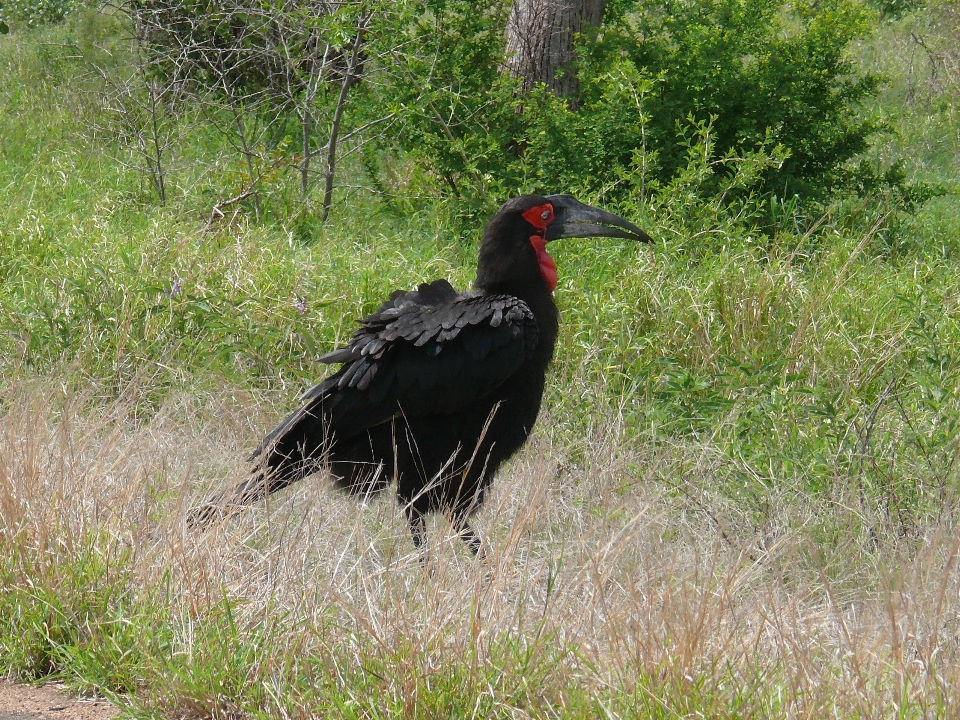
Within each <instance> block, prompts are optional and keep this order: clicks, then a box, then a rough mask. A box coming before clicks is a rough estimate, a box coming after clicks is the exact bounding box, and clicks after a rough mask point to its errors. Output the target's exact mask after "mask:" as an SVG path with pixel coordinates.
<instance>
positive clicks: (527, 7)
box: [506, 0, 606, 109]
mask: <svg viewBox="0 0 960 720" xmlns="http://www.w3.org/2000/svg"><path fill="white" fill-rule="evenodd" d="M605 6H606V0H514V3H513V9H512V10H511V11H510V18H509V20H508V21H507V49H506V62H507V67H509V68H510V72H512V73H513V74H514V75H515V76H517V77H520V78H523V87H524V89H525V90H530V89H531V88H533V86H534V85H537V84H540V83H542V84H544V85H546V86H547V87H548V88H550V90H552V91H553V93H554V95H556V96H557V97H564V98H568V102H569V103H570V106H571V108H573V109H576V107H577V104H578V100H579V98H578V96H579V94H580V86H579V83H578V82H577V71H576V59H577V58H576V53H575V48H574V39H575V37H576V35H577V33H580V32H583V31H584V30H586V29H587V27H589V26H593V27H599V25H600V22H601V21H602V20H603V10H604V7H605Z"/></svg>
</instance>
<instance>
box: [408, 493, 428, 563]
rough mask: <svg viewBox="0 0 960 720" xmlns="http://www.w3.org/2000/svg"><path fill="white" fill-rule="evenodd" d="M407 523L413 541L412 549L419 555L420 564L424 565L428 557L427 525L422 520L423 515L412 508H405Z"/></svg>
mask: <svg viewBox="0 0 960 720" xmlns="http://www.w3.org/2000/svg"><path fill="white" fill-rule="evenodd" d="M407 523H409V525H410V537H411V538H412V539H413V547H415V548H416V549H417V552H419V553H420V564H421V565H426V564H427V560H429V557H428V555H427V549H426V548H427V523H426V522H425V521H424V519H423V513H422V512H420V511H419V510H415V509H414V508H413V507H407Z"/></svg>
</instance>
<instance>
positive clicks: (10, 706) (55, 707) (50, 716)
mask: <svg viewBox="0 0 960 720" xmlns="http://www.w3.org/2000/svg"><path fill="white" fill-rule="evenodd" d="M118 715H119V711H118V710H117V709H116V708H115V707H114V706H113V705H111V704H110V703H109V702H107V701H106V700H104V699H103V698H89V699H87V698H77V697H74V696H73V695H71V694H69V692H68V691H67V690H66V689H65V687H64V686H63V685H61V684H60V683H45V684H43V685H21V684H19V683H13V682H10V681H8V680H0V720H113V718H116V717H117V716H118Z"/></svg>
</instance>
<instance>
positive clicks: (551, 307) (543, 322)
mask: <svg viewBox="0 0 960 720" xmlns="http://www.w3.org/2000/svg"><path fill="white" fill-rule="evenodd" d="M474 289H475V290H477V291H479V292H482V293H484V294H487V295H511V296H513V297H515V298H519V299H520V300H523V302H525V303H526V304H527V307H529V308H530V311H531V312H532V313H533V316H534V317H535V318H536V319H537V328H538V330H539V333H540V341H539V343H538V346H539V350H538V355H540V356H541V362H542V364H543V366H544V367H546V366H547V365H548V364H549V362H550V360H551V359H553V350H554V346H555V345H556V343H557V334H558V332H559V330H560V312H559V310H558V309H557V304H556V303H555V302H554V300H553V293H552V292H550V291H549V290H548V289H547V286H546V285H545V284H544V283H543V280H542V279H541V278H539V277H537V278H536V279H535V281H532V282H531V280H530V279H525V280H524V281H522V282H511V281H509V280H501V281H494V282H480V281H479V278H478V282H476V283H474Z"/></svg>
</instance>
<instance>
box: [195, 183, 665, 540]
mask: <svg viewBox="0 0 960 720" xmlns="http://www.w3.org/2000/svg"><path fill="white" fill-rule="evenodd" d="M595 236H608V237H618V238H627V239H632V240H639V241H642V242H651V239H650V237H649V236H648V235H647V234H646V233H645V232H643V230H641V229H640V228H638V227H637V226H636V225H633V224H632V223H629V222H627V221H626V220H624V219H623V218H620V217H617V216H616V215H613V214H611V213H608V212H606V211H604V210H600V209H598V208H594V207H591V206H589V205H584V204H583V203H581V202H578V201H577V200H575V199H574V198H572V197H571V196H569V195H549V196H546V197H544V196H541V195H525V196H523V197H518V198H514V199H512V200H510V201H508V202H507V203H505V204H504V205H503V207H501V208H500V210H499V211H498V212H497V214H496V215H494V216H493V218H492V219H491V220H490V222H489V223H488V224H487V227H486V229H485V230H484V232H483V240H482V243H481V245H480V258H479V261H478V263H477V279H476V281H475V282H474V285H473V290H472V291H470V292H463V293H458V292H457V291H456V290H454V289H453V287H451V285H450V283H448V282H447V281H446V280H436V281H434V282H432V283H426V284H423V285H420V287H419V288H417V289H416V290H413V291H410V292H406V291H403V290H398V291H396V292H394V293H393V294H392V295H391V296H390V299H389V300H388V301H387V302H386V303H384V304H383V305H382V306H381V307H380V308H379V309H378V310H377V311H376V312H375V313H373V314H372V315H370V316H369V317H367V318H364V319H363V320H361V321H360V329H358V330H357V331H356V332H354V333H353V335H352V337H351V338H350V341H349V343H348V344H347V346H346V347H343V348H340V349H338V350H334V351H333V352H330V353H327V354H326V355H324V356H323V357H321V358H320V361H321V362H324V363H342V365H341V367H340V369H339V370H338V371H337V372H336V373H334V374H333V375H331V376H330V377H329V378H327V379H326V380H324V381H323V382H321V383H320V384H318V385H316V386H314V387H312V388H310V389H309V390H307V391H306V392H305V393H304V394H303V396H302V397H301V400H302V401H303V403H304V404H303V405H302V406H301V407H300V408H299V409H298V410H296V411H294V412H292V413H291V414H290V415H288V416H287V417H286V418H285V419H284V420H283V421H282V422H281V423H280V424H279V425H277V427H276V428H274V430H273V431H272V432H270V434H269V435H267V436H266V437H265V438H264V439H263V441H262V442H261V443H260V446H259V447H258V448H257V450H256V451H255V452H254V453H253V455H252V456H251V457H250V458H249V460H250V461H251V462H253V463H254V468H253V471H252V473H251V476H250V478H249V479H248V480H247V481H245V482H244V483H242V484H241V485H240V486H239V487H237V488H236V489H234V490H232V491H228V492H227V493H226V494H224V495H222V496H220V497H218V498H215V499H213V500H211V501H209V502H208V503H207V504H205V505H203V506H201V507H199V508H197V509H196V510H195V511H194V512H193V514H192V516H191V519H190V522H191V524H192V525H197V524H204V523H206V522H207V521H209V520H211V519H213V518H215V517H218V516H223V515H225V514H230V513H231V512H233V511H235V510H236V508H238V507H239V506H241V505H246V504H249V503H251V502H253V501H255V500H258V499H260V498H262V497H264V495H266V494H267V493H274V492H276V491H277V490H279V489H281V488H283V487H286V486H287V485H290V484H291V483H294V482H296V481H298V480H300V479H302V478H304V477H306V476H307V475H309V474H311V473H313V472H316V471H318V470H321V469H328V470H329V472H330V474H331V476H332V477H333V479H334V482H335V483H336V485H337V486H339V487H340V488H342V489H344V490H347V491H348V492H350V493H351V494H354V495H360V496H365V495H369V494H372V493H376V492H379V491H381V490H384V489H385V488H386V487H387V486H388V485H389V484H390V483H391V482H392V481H394V480H395V481H396V483H397V499H398V500H399V502H400V504H401V505H402V506H403V508H404V512H405V514H406V516H407V520H408V522H409V523H410V531H411V534H412V536H413V542H414V545H416V547H417V548H418V549H419V548H422V547H423V544H424V542H425V531H424V515H425V514H426V513H428V512H431V511H437V510H440V511H444V512H446V513H449V515H450V517H451V519H452V521H453V524H454V527H455V528H456V530H457V532H458V533H459V534H460V536H461V537H462V538H463V540H464V542H466V544H467V546H468V547H469V548H470V550H472V551H473V552H474V553H475V554H476V553H477V552H479V550H480V538H479V537H478V536H477V534H476V533H475V532H474V531H473V530H472V529H471V528H470V526H469V524H468V518H469V517H470V515H471V514H472V513H473V512H474V511H475V510H476V509H477V508H478V507H479V506H480V504H481V503H482V502H483V496H484V492H485V491H486V489H487V487H488V486H489V485H490V483H491V481H492V480H493V477H494V474H495V473H496V471H497V469H498V468H499V467H500V465H501V464H502V463H503V462H504V461H505V460H506V459H507V458H509V457H510V456H511V455H513V454H514V453H515V452H516V451H517V450H518V449H519V448H520V447H521V446H522V445H523V443H524V442H525V441H526V439H527V437H528V436H529V435H530V431H531V430H532V429H533V425H534V422H535V421H536V419H537V413H538V412H539V410H540V401H541V399H542V397H543V388H544V378H545V374H546V370H547V366H548V365H549V364H550V360H551V359H552V358H553V351H554V346H555V345H556V340H557V329H558V328H557V323H558V313H557V306H556V305H555V304H554V302H553V290H554V288H556V285H557V266H556V264H555V263H554V261H553V258H551V257H550V255H548V254H547V250H546V245H547V243H548V242H550V241H552V240H557V239H559V238H565V237H595Z"/></svg>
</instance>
